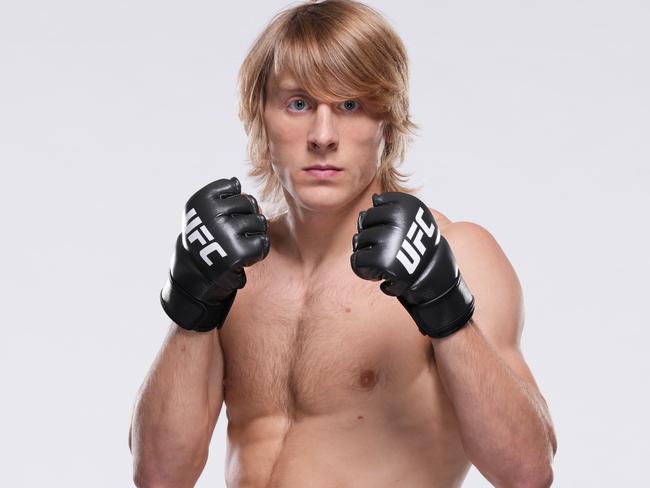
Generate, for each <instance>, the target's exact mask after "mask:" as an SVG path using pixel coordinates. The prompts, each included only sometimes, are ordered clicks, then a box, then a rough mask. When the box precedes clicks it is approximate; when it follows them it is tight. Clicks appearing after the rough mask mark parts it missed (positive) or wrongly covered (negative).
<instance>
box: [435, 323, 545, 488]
mask: <svg viewBox="0 0 650 488" xmlns="http://www.w3.org/2000/svg"><path fill="white" fill-rule="evenodd" d="M431 342H432V344H433V347H434V352H435V358H436V363H437V366H438V372H439V375H440V377H441V379H442V382H443V385H444V387H445V390H446V391H447V393H448V395H449V397H450V399H451V402H452V404H453V405H454V409H455V411H456V415H457V417H458V421H459V424H460V432H461V437H462V440H463V445H464V447H465V450H466V452H467V454H468V456H469V458H470V460H471V461H472V463H473V464H474V465H475V466H476V467H477V468H478V469H479V471H481V473H482V474H483V475H484V476H485V477H486V478H488V480H490V481H491V482H492V483H493V484H494V485H495V486H544V485H548V483H550V479H549V478H552V471H551V468H550V465H551V462H552V458H553V447H552V441H551V438H550V436H551V431H550V430H549V426H548V424H547V417H545V415H544V413H543V412H544V410H545V408H546V406H545V405H542V404H541V400H540V399H539V397H538V396H536V395H534V394H533V393H532V391H531V390H532V389H531V388H530V387H529V386H528V385H527V384H526V383H525V382H524V381H523V380H522V379H521V378H519V377H518V376H517V375H516V374H515V373H514V372H513V371H512V370H511V369H510V368H509V367H508V365H507V364H506V363H505V362H504V361H503V360H502V359H501V358H500V357H499V355H498V354H497V353H496V351H495V350H494V349H493V348H492V347H491V346H490V344H489V343H488V342H487V341H486V340H485V338H484V337H483V336H482V334H481V332H480V330H479V329H478V327H476V325H475V324H474V323H473V322H470V324H468V325H467V326H466V327H464V328H463V329H461V330H460V331H458V332H457V333H455V334H453V335H451V336H449V337H446V338H444V339H432V340H431Z"/></svg>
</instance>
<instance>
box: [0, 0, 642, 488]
mask: <svg viewBox="0 0 650 488" xmlns="http://www.w3.org/2000/svg"><path fill="white" fill-rule="evenodd" d="M368 3H369V4H370V5H372V6H374V7H376V8H378V9H379V10H380V11H382V12H383V13H384V14H385V15H386V16H387V17H388V19H389V21H390V22H391V23H392V24H393V25H394V26H395V28H396V29H397V31H398V32H399V33H400V35H401V36H402V38H403V39H404V42H405V43H406V46H407V48H408V51H409V54H410V59H411V65H412V82H411V88H412V96H411V103H412V112H413V116H414V119H415V121H416V122H417V123H419V124H420V125H421V128H422V130H421V135H420V137H419V139H417V140H416V141H415V143H414V144H413V146H412V147H411V150H410V152H409V154H408V157H407V161H406V162H405V164H404V166H403V168H404V169H405V170H407V171H410V172H414V174H415V176H414V177H415V178H416V179H417V181H418V182H424V183H425V189H424V191H423V192H422V194H421V195H422V197H423V198H424V199H425V200H426V202H427V203H428V204H429V205H430V206H433V207H435V208H438V209H439V210H440V211H442V212H443V213H446V214H447V215H448V216H449V217H450V218H452V219H453V220H469V221H473V222H477V223H479V224H481V225H483V226H484V227H486V228H487V229H488V230H490V231H491V232H492V233H493V235H494V236H495V237H496V239H497V240H498V241H499V243H500V244H501V246H502V247H503V249H504V250H505V252H506V254H507V255H508V256H509V258H510V260H511V262H512V263H513V265H514V266H515V269H516V270H517V272H518V274H519V277H520V279H521V281H522V284H523V287H524V292H525V302H526V316H527V321H526V328H525V331H524V336H523V344H522V347H523V351H524V354H525V356H526V358H527V360H528V363H529V364H530V366H531V368H532V370H533V372H534V374H535V376H536V378H537V380H538V382H539V385H540V388H541V390H542V392H543V393H544V395H545V396H546V398H547V400H548V402H549V405H550V409H551V413H552V415H553V418H554V421H555V425H556V429H557V435H558V441H559V451H558V454H557V456H556V459H555V463H554V468H555V475H556V483H555V486H560V487H575V486H590V487H594V486H599V487H601V486H602V487H610V486H640V485H641V484H642V483H643V482H644V480H645V478H646V476H645V475H644V473H643V472H642V471H643V466H644V463H645V462H646V458H647V456H648V454H650V450H649V449H648V436H649V434H650V432H649V429H648V427H649V422H648V419H647V412H648V411H649V410H650V405H649V403H650V402H649V401H648V393H647V391H648V381H647V377H648V375H649V374H650V371H649V369H650V368H649V367H648V360H647V354H646V349H647V347H648V346H647V343H648V339H650V334H649V333H648V329H647V326H648V320H647V318H646V316H647V312H646V311H645V310H644V304H645V303H646V301H645V300H644V298H645V295H646V293H647V289H648V286H647V276H648V272H649V271H650V269H649V268H650V267H649V266H648V264H649V263H648V258H647V255H646V251H647V249H648V246H649V244H650V239H649V233H648V230H647V222H648V220H647V218H646V215H645V212H646V209H647V208H648V203H649V202H648V197H647V194H646V189H645V187H646V186H647V184H648V176H649V171H648V163H649V156H650V148H649V145H650V144H649V142H648V141H649V138H648V134H650V130H649V129H650V122H649V119H650V117H649V116H650V96H649V94H648V86H650V69H649V67H648V61H649V52H648V51H649V50H648V47H649V44H650V42H649V41H650V34H649V32H650V31H649V29H648V25H650V7H649V6H648V3H647V2H645V1H642V0H638V1H631V0H619V1H617V2H613V1H612V2H605V1H601V0H598V1H591V2H582V1H575V0H562V1H559V0H550V1H546V2H519V1H514V0H512V1H505V0H497V1H492V2H483V1H479V0H473V1H466V2H451V1H438V2H432V3H427V4H425V3H424V2H416V1H399V2H391V1H372V0H370V1H369V2H368ZM286 5H288V3H287V2H283V1H264V2H263V1H257V2H233V3H232V4H231V5H229V6H223V5H218V3H217V2H207V1H190V2H188V1H184V2H180V1H176V2H171V1H156V2H154V1H143V0H137V1H134V0H131V1H128V2H126V1H110V2H109V1H104V2H97V1H95V2H88V1H82V0H77V1H73V0H62V1H58V2H50V1H45V0H42V1H34V0H21V1H20V2H18V1H15V2H11V1H5V2H2V3H0V70H1V72H0V161H1V163H2V166H1V167H2V170H1V171H2V172H1V174H0V198H1V199H2V200H1V205H0V212H1V218H2V228H3V231H2V244H1V246H2V247H1V252H0V256H1V259H2V272H1V273H0V279H1V289H0V297H1V298H0V300H1V303H2V312H3V314H2V319H1V320H2V331H3V334H2V340H1V341H0V382H1V385H2V403H1V405H2V406H1V407H0V409H1V414H0V459H2V469H0V485H2V486H11V487H23V486H30V487H36V486H66V487H73V486H74V487H86V486H95V487H99V486H106V487H109V486H110V487H115V486H128V485H129V484H130V483H131V456H130V453H129V450H128V447H127V433H128V427H129V422H130V416H131V412H132V408H133V402H134V399H135V395H136V392H137V390H138V387H139V386H140V384H141V382H142V380H143V378H144V376H145V374H146V372H147V370H148V369H149V367H150V365H151V362H152V360H153V358H154V355H155V354H156V352H157V351H158V349H159V347H160V345H161V342H162V339H163V337H164V334H165V332H166V330H167V326H168V319H167V317H166V316H165V315H164V313H163V311H162V309H161V307H160V305H159V302H158V292H159V289H160V287H161V285H162V284H163V281H164V279H165V276H166V273H167V269H168V265H169V258H170V256H171V251H172V247H173V243H174V239H175V236H176V234H177V233H178V232H179V230H180V215H181V212H182V207H183V205H184V203H185V200H186V199H187V197H189V195H190V194H191V193H193V192H194V191H195V190H196V189H198V188H199V187H200V186H202V185H204V184H206V183H207V182H209V181H211V180H213V179H216V178H219V177H223V176H238V177H239V178H240V179H242V180H243V186H244V188H245V190H247V191H251V192H255V191H256V189H255V188H254V187H253V186H252V182H250V181H249V180H248V179H246V177H245V171H246V167H245V158H246V154H245V143H246V139H245V134H244V131H243V129H242V126H241V124H240V122H239V120H238V119H237V112H236V98H235V95H236V91H235V90H236V85H235V77H236V72H237V69H238V67H239V64H240V62H241V61H242V59H243V57H244V55H245V53H246V50H247V49H248V47H249V46H250V44H251V42H252V41H253V39H254V37H255V36H256V35H257V34H258V33H259V31H260V30H261V29H262V27H263V26H264V25H265V24H266V22H267V21H268V20H269V19H270V18H271V16H272V15H273V14H275V13H276V12H277V11H278V10H280V9H281V8H283V7H284V6H286ZM644 412H646V413H645V414H644ZM224 420H225V410H222V414H221V419H220V421H219V424H218V426H217V429H216V431H215V434H214V437H213V442H212V447H211V453H210V459H209V461H208V465H207V467H206V469H205V471H204V474H203V476H202V477H201V479H200V481H199V484H198V486H200V487H208V486H222V485H223V465H224V454H225V422H224ZM466 486H468V487H483V486H489V484H488V483H487V482H486V481H485V480H484V479H483V478H482V476H481V475H480V473H478V472H477V471H476V470H474V469H472V471H471V473H470V475H469V477H468V480H467V483H466Z"/></svg>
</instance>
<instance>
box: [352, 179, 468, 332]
mask: <svg viewBox="0 0 650 488" xmlns="http://www.w3.org/2000/svg"><path fill="white" fill-rule="evenodd" d="M372 204H373V207H371V208H369V209H368V210H366V211H363V212H360V213H359V218H358V220H357V231H358V233H357V234H355V235H354V237H353V238H352V251H353V253H352V256H351V258H350V263H351V266H352V270H353V271H354V273H355V274H357V276H359V277H361V278H363V279H366V280H374V281H379V280H384V281H383V283H381V285H380V288H381V291H382V292H384V293H385V294H387V295H389V296H395V297H397V298H398V300H399V301H400V303H401V304H402V305H403V306H404V307H405V308H406V310H407V311H408V312H409V313H410V314H411V316H412V317H413V319H414V320H415V322H416V324H417V326H418V328H419V329H420V331H421V332H422V333H423V334H426V335H429V336H431V337H437V338H439V337H445V336H447V335H450V334H451V333H453V332H455V331H456V330H458V329H459V328H460V327H462V326H464V325H465V324H466V323H467V322H468V321H469V319H470V318H471V316H472V314H473V312H474V298H473V297H472V295H471V293H470V292H469V290H468V289H467V286H466V285H465V282H464V281H463V279H462V277H461V275H460V271H459V269H458V266H457V264H456V260H455V258H454V256H453V253H452V252H451V248H450V247H449V244H448V243H447V241H446V239H445V238H444V237H443V236H442V235H441V234H440V231H439V229H438V226H437V224H436V222H435V219H434V218H433V215H432V214H431V211H430V210H429V209H428V208H427V206H426V205H425V204H424V203H422V201H420V200H419V199H418V198H417V197H415V196H413V195H411V194H408V193H401V192H386V193H382V194H381V195H377V194H374V195H373V196H372Z"/></svg>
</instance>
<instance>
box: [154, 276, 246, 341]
mask: <svg viewBox="0 0 650 488" xmlns="http://www.w3.org/2000/svg"><path fill="white" fill-rule="evenodd" d="M236 294H237V290H236V289H235V290H233V291H232V293H231V294H230V295H228V296H227V297H225V298H224V299H223V300H221V301H218V302H214V303H206V302H204V301H202V300H199V299H197V298H195V297H194V296H193V295H191V294H190V293H188V292H187V291H185V290H184V289H183V287H182V286H180V285H179V284H178V282H176V281H175V280H174V278H173V277H172V275H171V273H169V276H168V278H167V282H166V283H165V285H164V286H163V288H162V290H161V292H160V303H161V305H162V307H163V310H164V311H165V313H166V314H167V316H169V318H170V319H172V320H173V321H174V323H176V324H177V325H178V326H179V327H182V328H183V329H186V330H194V331H197V332H207V331H210V330H212V329H214V328H217V329H220V328H221V327H222V326H223V323H224V322H225V320H226V317H227V316H228V312H230V308H231V307H232V304H233V302H234V300H235V295H236Z"/></svg>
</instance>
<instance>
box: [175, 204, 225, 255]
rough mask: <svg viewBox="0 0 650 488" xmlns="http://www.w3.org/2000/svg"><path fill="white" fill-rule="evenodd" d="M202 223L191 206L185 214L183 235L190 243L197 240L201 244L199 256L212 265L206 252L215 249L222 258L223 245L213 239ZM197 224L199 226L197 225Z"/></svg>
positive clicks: (208, 252)
mask: <svg viewBox="0 0 650 488" xmlns="http://www.w3.org/2000/svg"><path fill="white" fill-rule="evenodd" d="M191 219H193V220H191ZM202 224H203V222H202V221H201V217H199V216H198V215H197V213H196V210H194V208H191V209H190V210H189V211H188V212H187V213H186V214H185V222H184V226H185V230H184V232H185V237H187V240H188V242H190V243H193V242H194V241H199V243H200V244H201V245H202V246H203V249H201V251H199V254H200V255H201V258H202V259H203V261H205V263H206V264H207V265H208V266H212V260H211V259H210V258H209V257H208V254H210V253H212V252H214V251H217V252H218V253H219V256H221V257H222V258H223V257H225V256H226V251H224V249H223V247H221V246H220V245H219V243H218V242H216V241H215V240H214V237H213V236H212V234H211V233H210V231H209V230H208V229H207V227H206V226H205V225H202ZM199 225H200V226H201V227H198V226H199ZM197 227H198V229H197Z"/></svg>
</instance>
